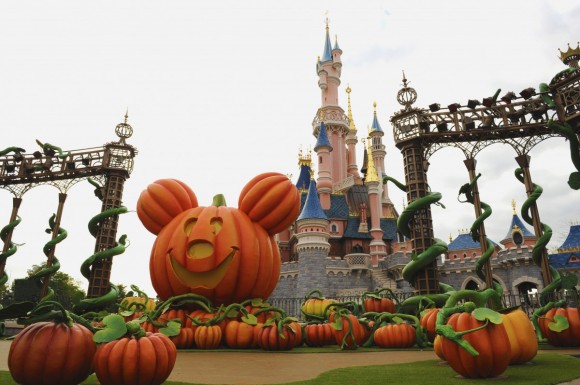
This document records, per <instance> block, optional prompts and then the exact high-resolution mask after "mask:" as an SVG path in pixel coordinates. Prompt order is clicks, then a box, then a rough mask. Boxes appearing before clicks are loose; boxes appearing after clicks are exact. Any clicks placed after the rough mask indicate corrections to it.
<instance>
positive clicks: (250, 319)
mask: <svg viewBox="0 0 580 385" xmlns="http://www.w3.org/2000/svg"><path fill="white" fill-rule="evenodd" d="M242 322H245V323H247V324H248V325H252V326H254V325H257V324H258V319H257V318H256V316H255V315H253V314H248V315H247V316H244V317H242Z"/></svg>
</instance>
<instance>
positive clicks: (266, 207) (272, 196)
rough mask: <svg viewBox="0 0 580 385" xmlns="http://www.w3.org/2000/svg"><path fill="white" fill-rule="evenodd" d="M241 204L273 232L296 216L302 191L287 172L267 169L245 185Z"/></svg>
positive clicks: (249, 214)
mask: <svg viewBox="0 0 580 385" xmlns="http://www.w3.org/2000/svg"><path fill="white" fill-rule="evenodd" d="M238 208H239V209H240V210H241V211H243V212H244V213H246V214H247V215H248V217H250V219H251V220H252V221H254V222H256V223H258V224H259V225H261V226H262V227H263V228H264V229H265V230H266V231H267V232H268V234H270V235H273V234H276V233H279V232H280V231H282V230H284V229H285V228H286V227H288V226H290V225H291V224H292V223H293V222H294V221H295V220H296V217H297V216H298V213H299V210H300V193H299V192H298V189H297V188H296V186H294V184H292V182H291V181H290V179H288V177H287V176H286V175H283V174H280V173H277V172H268V173H263V174H260V175H258V176H256V177H254V178H253V179H252V180H251V181H249V182H248V184H246V186H245V187H244V188H243V190H242V192H241V193H240V198H239V200H238Z"/></svg>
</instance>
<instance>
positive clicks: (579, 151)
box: [548, 119, 580, 190]
mask: <svg viewBox="0 0 580 385" xmlns="http://www.w3.org/2000/svg"><path fill="white" fill-rule="evenodd" d="M548 128H550V129H552V130H553V131H555V132H557V133H559V134H560V135H562V136H564V137H565V138H566V139H568V142H569V143H570V157H571V158H572V163H573V164H574V167H576V170H577V171H575V172H573V173H571V174H570V178H569V179H568V185H569V186H570V187H571V188H572V189H574V190H580V144H579V142H578V135H576V132H575V131H574V129H573V128H572V127H571V126H570V125H569V124H568V123H558V122H554V121H553V120H552V119H550V120H549V121H548Z"/></svg>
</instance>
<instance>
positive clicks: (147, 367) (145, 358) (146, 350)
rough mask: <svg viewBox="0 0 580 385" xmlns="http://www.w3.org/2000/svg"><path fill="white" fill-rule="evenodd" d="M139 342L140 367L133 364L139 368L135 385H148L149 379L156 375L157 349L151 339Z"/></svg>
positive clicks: (143, 339)
mask: <svg viewBox="0 0 580 385" xmlns="http://www.w3.org/2000/svg"><path fill="white" fill-rule="evenodd" d="M138 342H139V350H140V354H139V363H138V365H136V364H135V363H134V364H133V365H135V367H136V368H137V383H136V384H135V385H146V384H147V383H148V379H150V378H152V377H153V375H154V374H155V364H156V362H155V361H156V360H155V348H154V347H153V343H152V342H151V339H150V338H140V339H139V341H138Z"/></svg>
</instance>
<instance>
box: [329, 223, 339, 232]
mask: <svg viewBox="0 0 580 385" xmlns="http://www.w3.org/2000/svg"><path fill="white" fill-rule="evenodd" d="M330 232H331V233H338V226H337V225H336V223H333V224H331V225H330Z"/></svg>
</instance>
